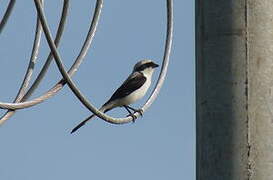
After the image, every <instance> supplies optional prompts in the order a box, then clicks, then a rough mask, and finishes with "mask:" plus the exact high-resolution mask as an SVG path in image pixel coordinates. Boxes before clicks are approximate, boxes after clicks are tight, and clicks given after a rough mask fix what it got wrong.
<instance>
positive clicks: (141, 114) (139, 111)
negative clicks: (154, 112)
mask: <svg viewBox="0 0 273 180" xmlns="http://www.w3.org/2000/svg"><path fill="white" fill-rule="evenodd" d="M126 107H127V108H129V109H131V110H133V111H134V112H138V113H139V114H140V116H143V110H142V109H135V108H132V107H130V106H126Z"/></svg>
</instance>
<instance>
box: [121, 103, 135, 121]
mask: <svg viewBox="0 0 273 180" xmlns="http://www.w3.org/2000/svg"><path fill="white" fill-rule="evenodd" d="M123 107H125V109H126V110H127V111H128V113H129V115H128V116H131V117H132V118H133V122H135V120H136V118H137V117H136V116H135V115H134V114H133V113H132V112H131V111H130V110H129V108H128V107H127V106H123ZM128 116H127V117H128Z"/></svg>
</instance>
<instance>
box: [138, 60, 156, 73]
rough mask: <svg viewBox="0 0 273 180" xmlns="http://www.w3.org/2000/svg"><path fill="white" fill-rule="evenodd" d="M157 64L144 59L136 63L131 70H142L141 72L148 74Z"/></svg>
mask: <svg viewBox="0 0 273 180" xmlns="http://www.w3.org/2000/svg"><path fill="white" fill-rule="evenodd" d="M158 66H159V65H158V64H156V63H154V62H153V61H152V60H149V59H144V60H141V61H139V62H138V63H136V65H135V66H134V70H133V72H142V73H143V74H150V73H153V72H154V69H155V68H157V67H158Z"/></svg>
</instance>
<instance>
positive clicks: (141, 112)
mask: <svg viewBox="0 0 273 180" xmlns="http://www.w3.org/2000/svg"><path fill="white" fill-rule="evenodd" d="M135 112H138V113H139V114H140V116H141V117H142V116H143V110H142V109H136V110H135Z"/></svg>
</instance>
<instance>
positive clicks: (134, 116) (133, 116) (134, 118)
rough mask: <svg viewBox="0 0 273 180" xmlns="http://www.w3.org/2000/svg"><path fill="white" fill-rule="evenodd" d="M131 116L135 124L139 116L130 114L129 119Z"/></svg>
mask: <svg viewBox="0 0 273 180" xmlns="http://www.w3.org/2000/svg"><path fill="white" fill-rule="evenodd" d="M129 116H131V117H132V118H133V119H132V121H133V123H134V122H135V121H136V119H137V116H136V115H134V114H128V115H127V117H129Z"/></svg>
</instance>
